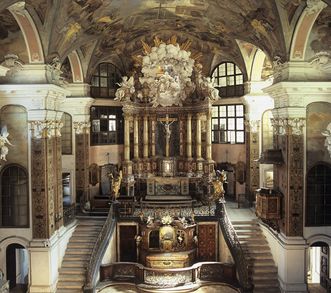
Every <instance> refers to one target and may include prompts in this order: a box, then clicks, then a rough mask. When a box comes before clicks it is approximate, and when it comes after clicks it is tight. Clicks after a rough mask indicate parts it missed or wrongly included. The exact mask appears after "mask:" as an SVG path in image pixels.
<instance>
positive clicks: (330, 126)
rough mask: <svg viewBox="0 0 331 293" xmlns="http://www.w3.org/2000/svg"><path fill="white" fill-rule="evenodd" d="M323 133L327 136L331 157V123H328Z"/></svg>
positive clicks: (326, 142) (327, 145)
mask: <svg viewBox="0 0 331 293" xmlns="http://www.w3.org/2000/svg"><path fill="white" fill-rule="evenodd" d="M322 135H323V136H325V143H324V145H325V146H326V149H327V150H328V152H329V154H330V157H331V123H329V124H328V126H327V127H326V130H324V131H322Z"/></svg>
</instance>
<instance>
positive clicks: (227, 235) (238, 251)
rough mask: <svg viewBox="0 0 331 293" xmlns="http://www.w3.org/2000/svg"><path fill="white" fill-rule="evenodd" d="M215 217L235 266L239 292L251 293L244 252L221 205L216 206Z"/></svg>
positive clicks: (251, 287) (251, 285) (251, 286)
mask: <svg viewBox="0 0 331 293" xmlns="http://www.w3.org/2000/svg"><path fill="white" fill-rule="evenodd" d="M216 215H217V216H219V224H220V227H221V230H222V233H223V237H224V239H225V242H226V244H227V245H228V247H229V250H230V252H231V255H232V257H233V259H234V261H235V264H236V269H237V273H238V279H239V284H240V286H241V291H242V292H245V293H249V292H253V284H252V282H251V280H250V278H249V275H248V264H247V261H246V258H245V255H244V252H243V250H242V248H241V245H240V242H239V239H238V237H237V234H236V231H235V230H234V228H233V226H232V224H231V221H230V219H229V217H228V214H227V212H226V209H225V206H224V204H223V203H217V204H216Z"/></svg>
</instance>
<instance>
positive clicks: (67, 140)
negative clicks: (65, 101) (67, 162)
mask: <svg viewBox="0 0 331 293" xmlns="http://www.w3.org/2000/svg"><path fill="white" fill-rule="evenodd" d="M71 122H72V121H71V116H70V115H69V114H68V113H63V115H62V123H63V127H62V129H61V141H62V142H61V143H62V154H63V155H71V154H72V125H71V124H72V123H71Z"/></svg>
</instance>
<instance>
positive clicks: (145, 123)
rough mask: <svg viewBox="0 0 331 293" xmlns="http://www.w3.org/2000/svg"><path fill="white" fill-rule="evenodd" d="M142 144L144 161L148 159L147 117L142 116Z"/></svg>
mask: <svg viewBox="0 0 331 293" xmlns="http://www.w3.org/2000/svg"><path fill="white" fill-rule="evenodd" d="M143 143H144V153H143V155H144V159H148V116H147V115H144V134H143Z"/></svg>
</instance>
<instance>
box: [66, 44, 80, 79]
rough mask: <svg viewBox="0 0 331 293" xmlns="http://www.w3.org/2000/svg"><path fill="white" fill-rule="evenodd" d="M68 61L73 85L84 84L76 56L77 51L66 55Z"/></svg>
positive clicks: (78, 59)
mask: <svg viewBox="0 0 331 293" xmlns="http://www.w3.org/2000/svg"><path fill="white" fill-rule="evenodd" d="M68 59H69V62H70V66H71V72H72V80H73V82H74V83H82V82H84V76H83V68H82V64H81V61H80V58H79V56H78V53H77V51H76V50H75V51H73V52H71V53H70V54H69V55H68Z"/></svg>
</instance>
